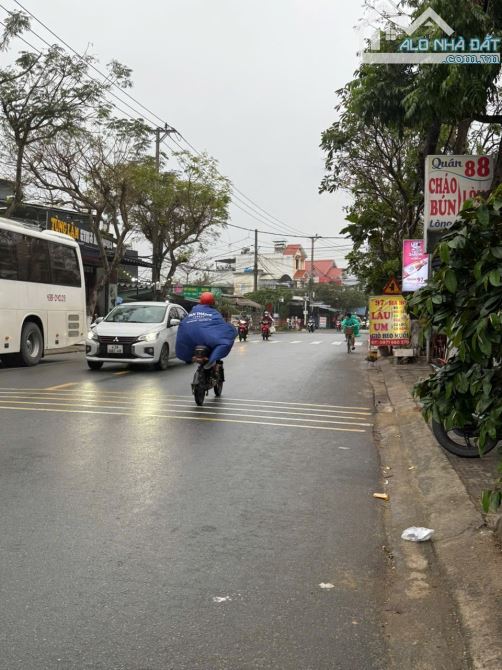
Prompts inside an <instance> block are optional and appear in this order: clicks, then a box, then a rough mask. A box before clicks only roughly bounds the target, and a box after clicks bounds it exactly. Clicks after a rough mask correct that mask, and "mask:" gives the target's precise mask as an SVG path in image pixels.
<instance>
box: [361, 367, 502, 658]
mask: <svg viewBox="0 0 502 670" xmlns="http://www.w3.org/2000/svg"><path fill="white" fill-rule="evenodd" d="M426 374H428V371H427V368H426V367H424V366H418V367H415V368H413V366H396V365H393V364H392V362H391V361H389V360H386V359H380V360H379V361H378V363H377V365H376V366H375V367H374V368H371V369H369V378H370V382H371V384H372V386H373V390H374V394H375V405H376V410H377V421H376V428H375V431H376V432H375V437H376V442H377V444H378V446H379V448H380V453H381V459H382V465H383V477H384V478H385V480H384V481H385V490H386V492H387V493H388V494H389V497H390V501H389V502H388V503H387V505H388V507H387V526H388V528H387V530H388V537H389V545H390V549H391V551H392V552H393V555H394V558H395V561H396V566H395V569H396V576H397V579H396V580H395V582H396V583H398V582H405V583H406V584H407V588H406V589H404V590H403V591H402V593H401V594H400V593H399V589H394V593H393V595H391V599H392V598H394V600H395V599H396V598H397V599H399V596H400V595H401V596H402V599H403V602H404V603H405V607H406V608H407V611H408V614H409V618H410V619H413V618H416V620H417V621H418V622H419V623H420V621H422V620H423V617H424V610H425V612H426V611H427V605H425V604H426V603H427V599H428V598H430V595H431V593H430V591H431V586H432V588H436V586H437V588H438V590H437V591H436V594H434V595H435V597H436V598H438V605H439V603H440V602H441V600H442V601H443V603H444V607H448V604H449V603H452V604H453V607H454V609H455V612H456V613H457V614H458V617H459V621H460V627H461V631H462V635H463V641H464V644H465V652H464V653H465V658H464V659H462V661H461V660H460V659H459V658H456V659H455V655H454V654H452V657H451V660H450V661H448V659H447V658H445V660H443V659H441V660H440V659H439V658H437V657H436V660H437V661H439V663H437V664H436V665H434V660H433V658H434V657H432V658H431V657H428V656H427V655H426V653H425V652H424V651H420V653H419V655H418V656H417V657H414V659H413V665H406V662H407V661H406V659H405V658H403V654H402V653H401V652H402V650H400V648H399V642H398V643H397V644H396V645H395V649H394V651H395V653H396V654H397V656H398V657H399V654H400V653H401V665H402V667H414V668H417V667H420V668H424V669H425V668H431V670H432V668H434V667H441V668H443V667H444V668H450V667H451V668H464V667H468V668H475V669H476V670H500V669H501V668H502V580H501V579H500V574H501V572H502V553H501V552H500V548H499V546H498V545H497V543H496V541H495V539H494V533H493V532H492V531H491V530H490V529H489V528H487V525H486V523H485V519H484V518H483V516H482V514H481V508H480V502H479V490H478V489H479V488H480V487H481V488H483V487H484V486H485V482H484V481H483V478H484V476H485V471H484V470H483V471H482V472H483V475H482V476H480V475H479V473H478V474H475V473H476V469H477V470H479V468H483V469H484V468H485V467H486V468H487V470H486V473H488V472H489V473H490V475H491V473H492V471H493V477H492V479H491V483H493V479H494V477H495V472H494V470H495V463H496V457H494V459H493V462H492V461H491V460H490V462H489V461H488V459H487V460H486V462H485V461H482V462H481V463H478V462H476V461H475V462H474V463H473V465H474V468H473V469H472V471H471V472H470V473H469V465H471V463H472V460H470V461H469V462H467V461H466V462H463V461H462V459H456V462H453V458H454V457H452V460H450V459H449V457H448V456H447V455H446V454H445V452H444V451H443V450H442V449H441V448H440V447H439V445H438V444H437V442H436V440H435V439H434V437H433V435H432V433H431V431H430V429H429V427H428V425H427V424H426V423H425V421H424V420H423V418H422V415H421V413H420V408H419V407H418V405H417V404H416V402H415V401H414V400H413V398H412V397H411V394H410V387H411V386H412V385H413V383H414V382H415V381H416V380H417V379H418V378H420V377H421V376H425V375H426ZM452 466H453V467H452ZM476 466H477V468H476ZM464 482H465V483H464ZM466 487H467V488H468V489H469V492H468V490H467V488H466ZM412 525H420V526H421V525H424V526H428V527H429V528H433V529H434V531H435V532H434V537H433V540H432V542H431V543H425V544H424V545H416V544H412V543H407V542H404V541H403V540H401V538H400V532H401V531H402V530H404V528H406V526H412ZM410 545H411V547H410ZM417 565H422V573H421V574H419V571H417V569H416V566H417ZM435 574H436V575H437V574H439V575H440V580H439V582H437V581H436V585H434V576H435ZM417 580H418V581H417ZM424 605H425V607H424ZM429 605H430V603H429ZM434 607H435V605H433V606H432V609H431V608H430V607H429V612H430V615H431V628H432V632H431V636H432V644H434V636H436V642H437V644H438V645H439V644H440V640H441V632H439V634H438V631H437V630H434V624H432V621H433V615H434V611H433V609H434ZM426 626H427V624H426V623H425V624H424V623H423V621H422V629H420V628H417V638H418V642H417V644H418V645H420V644H428V645H429V644H430V642H431V639H430V638H427V637H425V635H426ZM443 627H444V625H443ZM391 630H392V628H391ZM396 633H397V634H399V629H397V630H396ZM424 637H425V639H422V638H424ZM457 656H458V649H457ZM411 660H412V659H409V661H408V662H410V661H411ZM396 665H397V667H399V662H398V663H397V664H396Z"/></svg>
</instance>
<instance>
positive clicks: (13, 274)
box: [0, 229, 17, 280]
mask: <svg viewBox="0 0 502 670" xmlns="http://www.w3.org/2000/svg"><path fill="white" fill-rule="evenodd" d="M0 279H11V280H15V279H17V261H16V233H13V232H11V231H10V230H1V229H0Z"/></svg>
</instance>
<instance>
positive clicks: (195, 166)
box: [133, 152, 230, 290]
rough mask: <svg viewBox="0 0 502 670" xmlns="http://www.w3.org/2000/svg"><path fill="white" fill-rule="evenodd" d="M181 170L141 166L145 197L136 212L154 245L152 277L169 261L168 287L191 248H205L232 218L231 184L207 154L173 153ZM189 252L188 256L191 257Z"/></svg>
mask: <svg viewBox="0 0 502 670" xmlns="http://www.w3.org/2000/svg"><path fill="white" fill-rule="evenodd" d="M175 156H176V157H177V159H178V161H179V163H180V165H181V168H180V170H178V171H170V172H161V173H157V171H156V168H155V165H154V164H153V162H152V161H146V162H145V163H144V164H143V165H142V166H141V168H140V169H139V170H138V173H137V175H138V180H137V187H138V190H139V191H140V193H141V194H142V197H141V198H140V200H139V201H138V203H137V204H136V206H135V207H134V212H133V216H134V218H135V221H136V222H137V224H138V227H139V229H140V230H141V232H142V233H143V235H144V236H145V238H146V239H147V240H148V241H149V242H150V243H151V245H152V266H153V267H152V281H154V282H158V281H160V278H161V273H162V268H163V265H164V264H166V265H167V273H166V275H165V286H164V290H167V289H168V287H169V285H170V283H171V280H172V277H173V275H174V274H175V272H176V270H177V269H178V267H179V266H180V265H181V264H183V263H186V262H187V258H189V255H190V253H192V252H193V249H194V248H196V250H197V251H198V252H199V253H205V251H206V250H207V248H208V246H209V244H210V243H211V242H213V241H214V240H215V239H216V238H217V236H218V235H219V232H220V230H221V229H222V227H224V225H225V223H226V221H227V220H228V206H229V203H230V183H229V181H228V180H227V179H226V178H225V177H222V176H221V175H220V173H219V172H218V170H217V166H216V162H215V161H214V159H212V158H209V157H208V156H207V155H202V156H192V155H190V154H188V153H186V152H182V153H178V154H176V155H175ZM187 254H188V257H187Z"/></svg>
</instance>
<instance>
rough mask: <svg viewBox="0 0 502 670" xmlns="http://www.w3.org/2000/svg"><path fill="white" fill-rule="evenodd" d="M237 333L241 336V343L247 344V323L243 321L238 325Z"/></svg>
mask: <svg viewBox="0 0 502 670" xmlns="http://www.w3.org/2000/svg"><path fill="white" fill-rule="evenodd" d="M237 333H238V335H239V342H245V341H246V340H247V338H248V333H249V325H248V322H247V321H244V320H243V319H241V320H240V321H239V323H238V325H237Z"/></svg>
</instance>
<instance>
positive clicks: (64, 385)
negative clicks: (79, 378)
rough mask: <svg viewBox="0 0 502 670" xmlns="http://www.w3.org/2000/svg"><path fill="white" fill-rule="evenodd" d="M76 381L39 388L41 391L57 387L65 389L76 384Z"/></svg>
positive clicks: (53, 389) (54, 389)
mask: <svg viewBox="0 0 502 670" xmlns="http://www.w3.org/2000/svg"><path fill="white" fill-rule="evenodd" d="M77 384H78V382H68V383H67V384H59V385H58V386H48V387H47V388H45V389H40V390H41V391H57V390H59V389H67V388H69V387H70V386H76V385H77Z"/></svg>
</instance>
